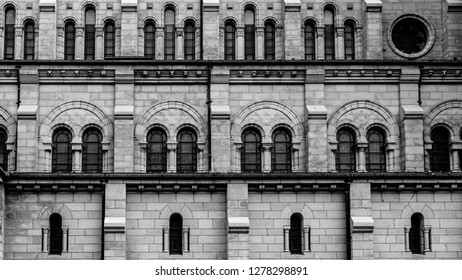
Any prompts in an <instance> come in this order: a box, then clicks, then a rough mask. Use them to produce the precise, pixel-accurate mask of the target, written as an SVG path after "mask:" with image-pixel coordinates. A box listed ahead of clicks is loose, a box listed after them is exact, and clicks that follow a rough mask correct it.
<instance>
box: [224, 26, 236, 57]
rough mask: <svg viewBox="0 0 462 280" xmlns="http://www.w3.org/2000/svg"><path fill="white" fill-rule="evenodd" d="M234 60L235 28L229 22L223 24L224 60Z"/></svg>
mask: <svg viewBox="0 0 462 280" xmlns="http://www.w3.org/2000/svg"><path fill="white" fill-rule="evenodd" d="M235 59H236V27H235V26H234V24H233V23H232V22H231V21H228V22H226V24H225V60H235Z"/></svg>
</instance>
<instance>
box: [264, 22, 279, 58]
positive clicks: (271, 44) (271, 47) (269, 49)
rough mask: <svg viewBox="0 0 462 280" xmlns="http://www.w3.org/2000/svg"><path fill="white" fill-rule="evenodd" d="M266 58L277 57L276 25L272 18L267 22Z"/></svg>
mask: <svg viewBox="0 0 462 280" xmlns="http://www.w3.org/2000/svg"><path fill="white" fill-rule="evenodd" d="M265 59H267V60H274V59H276V26H275V24H274V22H273V21H271V20H268V21H266V22H265Z"/></svg>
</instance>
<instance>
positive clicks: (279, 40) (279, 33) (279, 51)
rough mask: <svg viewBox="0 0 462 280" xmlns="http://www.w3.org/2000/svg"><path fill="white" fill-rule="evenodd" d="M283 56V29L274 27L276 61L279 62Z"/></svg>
mask: <svg viewBox="0 0 462 280" xmlns="http://www.w3.org/2000/svg"><path fill="white" fill-rule="evenodd" d="M284 56H285V55H284V29H283V28H282V27H281V26H276V60H281V59H283V58H284Z"/></svg>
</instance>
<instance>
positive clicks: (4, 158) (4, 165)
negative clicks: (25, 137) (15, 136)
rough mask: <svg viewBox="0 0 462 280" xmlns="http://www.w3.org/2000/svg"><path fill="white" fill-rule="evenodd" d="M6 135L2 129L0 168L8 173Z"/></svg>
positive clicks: (0, 137)
mask: <svg viewBox="0 0 462 280" xmlns="http://www.w3.org/2000/svg"><path fill="white" fill-rule="evenodd" d="M7 140H8V135H7V133H6V131H5V130H4V129H0V167H1V168H2V169H3V170H4V171H8V150H7V147H6V141H7Z"/></svg>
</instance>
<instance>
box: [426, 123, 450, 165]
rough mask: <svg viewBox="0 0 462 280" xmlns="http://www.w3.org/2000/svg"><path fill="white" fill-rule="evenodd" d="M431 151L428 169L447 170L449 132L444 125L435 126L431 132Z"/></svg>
mask: <svg viewBox="0 0 462 280" xmlns="http://www.w3.org/2000/svg"><path fill="white" fill-rule="evenodd" d="M431 140H432V141H433V143H432V151H431V156H430V169H431V171H433V172H447V171H450V167H449V132H448V130H447V129H446V128H444V127H441V126H440V127H436V128H434V129H433V130H432V133H431Z"/></svg>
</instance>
